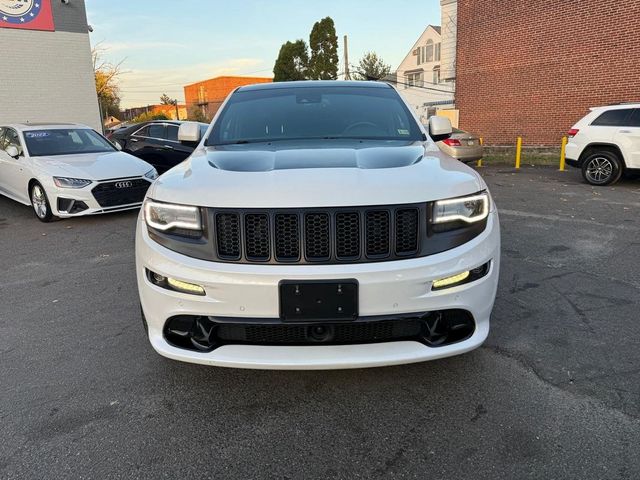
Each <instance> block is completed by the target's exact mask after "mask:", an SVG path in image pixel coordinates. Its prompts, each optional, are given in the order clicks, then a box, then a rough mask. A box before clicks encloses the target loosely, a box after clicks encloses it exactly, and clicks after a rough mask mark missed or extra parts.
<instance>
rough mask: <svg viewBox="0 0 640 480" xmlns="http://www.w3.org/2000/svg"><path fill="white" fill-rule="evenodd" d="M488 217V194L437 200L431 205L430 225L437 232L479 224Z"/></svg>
mask: <svg viewBox="0 0 640 480" xmlns="http://www.w3.org/2000/svg"><path fill="white" fill-rule="evenodd" d="M488 215H489V194H488V193H486V192H482V193H478V194H476V195H470V196H468V197H459V198H449V199H447V200H438V201H437V202H435V203H434V205H433V216H432V223H433V224H434V229H436V230H437V231H445V230H451V229H454V228H460V227H464V226H465V225H469V224H473V223H477V222H481V221H483V220H484V219H486V218H487V216H488Z"/></svg>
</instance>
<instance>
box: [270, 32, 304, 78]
mask: <svg viewBox="0 0 640 480" xmlns="http://www.w3.org/2000/svg"><path fill="white" fill-rule="evenodd" d="M308 65H309V53H308V50H307V44H306V43H305V42H304V40H296V41H295V42H287V43H284V44H282V47H280V53H278V58H277V60H276V63H275V65H274V66H273V81H274V82H286V81H289V80H307V68H308Z"/></svg>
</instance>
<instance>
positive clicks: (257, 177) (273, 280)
mask: <svg viewBox="0 0 640 480" xmlns="http://www.w3.org/2000/svg"><path fill="white" fill-rule="evenodd" d="M429 134H430V137H431V138H429V136H427V133H426V131H425V130H423V128H422V126H421V125H420V124H419V122H418V121H417V119H416V118H414V116H413V115H412V114H411V111H410V109H409V108H408V107H407V105H406V104H405V103H404V102H403V101H402V100H401V98H400V96H399V95H398V93H397V92H396V90H395V89H394V88H393V87H391V86H390V85H388V84H384V83H378V82H336V81H326V82H323V81H320V82H291V83H288V82H283V83H274V84H263V85H253V86H246V87H241V88H239V89H237V90H236V91H235V92H234V93H232V94H231V95H230V97H229V98H228V99H227V100H226V102H225V103H224V104H223V105H222V107H221V108H220V111H219V112H218V114H217V116H216V118H215V119H214V120H213V122H212V124H211V126H210V127H209V130H208V131H207V133H206V134H205V138H204V139H202V141H201V142H200V144H199V146H198V148H196V150H195V151H194V153H193V154H192V156H191V157H190V158H189V159H187V160H186V161H185V162H183V163H182V164H180V165H178V166H176V167H174V168H173V169H171V170H169V171H168V172H167V173H165V174H163V175H161V176H160V178H159V179H158V180H157V181H156V182H155V183H154V184H153V185H152V187H151V188H150V190H149V192H148V193H147V198H146V201H145V204H144V208H143V213H142V214H141V215H140V218H139V222H138V227H137V233H136V269H137V277H138V288H139V291H140V301H141V305H142V311H143V319H144V321H145V325H146V327H147V329H148V336H149V340H150V342H151V345H152V346H153V348H154V349H155V350H156V351H157V352H158V353H160V354H162V355H164V356H166V357H169V358H173V359H176V360H182V361H185V362H193V363H202V364H207V365H216V366H227V367H244V368H274V369H328V368H356V367H372V366H379V365H393V364H401V363H409V362H418V361H422V360H431V359H436V358H442V357H447V356H450V355H456V354H460V353H464V352H467V351H469V350H472V349H474V348H476V347H478V346H479V345H481V344H482V342H483V341H484V340H485V338H486V337H487V334H488V333H489V317H490V315H491V310H492V307H493V302H494V299H495V295H496V288H497V284H498V270H499V266H500V231H499V224H498V214H497V212H496V209H495V205H494V203H493V201H492V199H491V197H490V195H489V192H488V191H487V186H486V185H485V183H484V181H483V180H482V178H481V177H480V176H479V175H478V173H477V172H475V171H474V170H473V169H471V168H469V167H467V166H466V165H464V164H463V163H460V162H458V161H456V160H454V159H453V158H451V157H448V156H447V155H445V154H443V153H442V152H440V150H439V149H438V147H437V146H436V144H435V143H434V141H438V140H442V139H443V138H447V137H448V136H449V135H450V134H451V124H450V123H449V121H448V120H447V119H445V118H442V117H434V118H433V119H431V121H430V123H429ZM199 137H200V132H199V129H198V128H197V124H189V123H186V124H183V125H181V127H180V131H179V138H180V139H181V140H182V141H198V140H199Z"/></svg>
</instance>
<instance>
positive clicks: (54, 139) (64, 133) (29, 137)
mask: <svg viewBox="0 0 640 480" xmlns="http://www.w3.org/2000/svg"><path fill="white" fill-rule="evenodd" d="M24 138H25V141H26V142H27V148H28V149H29V154H30V155H31V156H32V157H40V156H43V155H70V154H74V153H78V154H80V153H98V152H113V151H114V150H115V148H114V147H113V145H111V143H109V141H108V140H107V139H105V138H104V137H102V136H101V135H99V134H98V133H96V132H94V131H93V130H89V129H86V128H61V129H51V130H29V131H27V132H24Z"/></svg>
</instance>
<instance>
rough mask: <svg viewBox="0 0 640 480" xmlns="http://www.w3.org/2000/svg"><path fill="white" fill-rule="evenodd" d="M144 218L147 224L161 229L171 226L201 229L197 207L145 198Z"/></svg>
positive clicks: (167, 228)
mask: <svg viewBox="0 0 640 480" xmlns="http://www.w3.org/2000/svg"><path fill="white" fill-rule="evenodd" d="M144 219H145V221H146V222H147V225H148V226H150V227H152V228H155V229H157V230H162V231H165V230H169V229H171V228H184V229H186V230H202V222H201V220H200V209H199V208H198V207H191V206H187V205H175V204H172V203H159V202H155V201H153V200H147V201H146V202H145V203H144Z"/></svg>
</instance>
